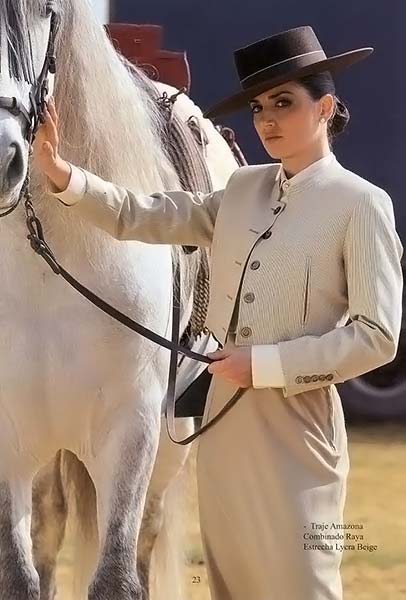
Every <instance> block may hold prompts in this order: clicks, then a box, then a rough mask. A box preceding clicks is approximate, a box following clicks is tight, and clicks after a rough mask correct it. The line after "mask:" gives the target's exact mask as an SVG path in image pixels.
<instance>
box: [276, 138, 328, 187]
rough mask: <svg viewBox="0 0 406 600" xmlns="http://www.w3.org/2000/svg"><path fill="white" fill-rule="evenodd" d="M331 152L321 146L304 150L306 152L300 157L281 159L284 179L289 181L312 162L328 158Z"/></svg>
mask: <svg viewBox="0 0 406 600" xmlns="http://www.w3.org/2000/svg"><path fill="white" fill-rule="evenodd" d="M330 152H331V148H330V146H329V145H328V144H327V145H323V146H317V147H316V148H311V149H310V150H309V149H306V152H304V153H303V154H300V155H295V156H289V157H287V158H283V159H282V166H283V170H284V171H285V173H286V177H287V178H288V179H290V178H291V177H293V176H294V175H297V173H300V171H303V169H306V167H309V166H310V165H312V164H313V163H314V162H316V161H318V160H320V159H321V158H324V157H325V156H328V155H329V154H330Z"/></svg>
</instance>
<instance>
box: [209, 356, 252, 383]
mask: <svg viewBox="0 0 406 600" xmlns="http://www.w3.org/2000/svg"><path fill="white" fill-rule="evenodd" d="M207 356H208V357H209V358H212V359H215V362H213V363H210V365H209V366H208V367H207V370H208V372H209V373H213V374H215V375H218V376H219V377H224V379H226V380H227V381H231V382H232V383H235V384H236V385H238V386H239V387H241V388H247V387H251V386H252V371H251V346H234V347H231V348H223V350H216V351H215V352H208V353H207Z"/></svg>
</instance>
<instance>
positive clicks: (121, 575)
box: [83, 407, 160, 600]
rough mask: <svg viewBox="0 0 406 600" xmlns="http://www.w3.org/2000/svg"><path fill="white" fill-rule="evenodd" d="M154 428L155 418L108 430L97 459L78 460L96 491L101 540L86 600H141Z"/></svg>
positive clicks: (156, 425) (156, 429)
mask: <svg viewBox="0 0 406 600" xmlns="http://www.w3.org/2000/svg"><path fill="white" fill-rule="evenodd" d="M144 410H145V411H148V408H147V407H145V409H144ZM159 427H160V425H159V415H152V414H151V415H150V416H148V418H147V417H146V416H145V414H144V415H143V418H141V417H137V416H132V417H130V418H127V419H126V423H124V424H123V425H122V426H121V427H120V428H114V430H112V432H111V433H110V434H109V437H108V439H107V440H104V441H103V445H102V449H101V450H100V452H99V453H98V455H97V457H96V458H85V457H83V461H84V463H85V465H86V467H87V469H88V471H89V474H90V476H91V478H92V480H93V483H94V485H95V488H96V495H97V517H98V528H99V540H100V556H99V561H98V566H97V570H96V573H95V575H94V577H93V581H92V583H91V585H90V588H89V600H111V599H112V598H114V600H141V598H142V586H141V582H140V579H139V576H138V573H137V565H136V553H137V540H138V536H139V531H140V527H141V520H142V514H143V511H144V504H145V497H146V492H147V488H148V484H149V480H150V477H151V472H152V468H153V464H154V461H155V455H156V451H157V446H158V439H159ZM120 429H121V431H120Z"/></svg>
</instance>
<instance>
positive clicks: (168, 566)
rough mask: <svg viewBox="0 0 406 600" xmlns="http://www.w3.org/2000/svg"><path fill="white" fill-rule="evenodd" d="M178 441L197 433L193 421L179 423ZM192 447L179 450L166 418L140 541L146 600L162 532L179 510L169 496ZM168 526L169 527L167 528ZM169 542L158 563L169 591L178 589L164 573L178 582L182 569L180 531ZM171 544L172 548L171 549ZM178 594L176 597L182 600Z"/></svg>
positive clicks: (140, 568)
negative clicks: (178, 563) (172, 483)
mask: <svg viewBox="0 0 406 600" xmlns="http://www.w3.org/2000/svg"><path fill="white" fill-rule="evenodd" d="M176 429H177V435H178V437H186V436H188V435H190V434H191V433H192V432H193V419H192V418H183V419H177V423H176ZM189 451H190V446H177V445H176V444H174V443H173V442H172V441H171V440H170V439H169V437H168V434H167V431H166V425H165V418H164V417H162V422H161V435H160V441H159V447H158V453H157V458H156V461H155V465H154V469H153V472H152V477H151V482H150V485H149V488H148V494H147V499H146V503H145V510H144V515H143V520H142V525H141V531H140V537H139V541H138V553H137V556H138V573H139V576H140V579H141V583H142V586H143V592H144V597H143V600H148V599H149V597H150V583H151V582H150V569H151V556H152V552H153V550H154V546H155V543H156V541H157V538H158V536H159V534H160V532H161V530H162V527H163V525H164V523H165V520H167V518H168V514H167V513H168V508H169V510H171V511H173V510H175V511H176V510H177V509H179V507H174V506H170V507H167V506H166V505H167V502H166V492H167V490H168V487H169V485H170V484H171V482H173V481H174V480H175V478H176V477H177V476H178V475H179V473H180V471H181V470H182V468H183V467H184V465H185V463H186V460H187V457H188V454H189ZM170 516H171V517H172V516H173V515H170ZM167 525H168V524H167ZM169 529H170V531H169V532H168V533H169V536H168V539H165V542H164V543H162V544H160V546H159V550H158V556H157V560H156V570H157V571H158V572H154V574H153V576H154V579H156V577H159V579H160V580H161V582H163V580H165V586H167V588H168V590H169V589H171V588H173V587H174V583H173V582H171V585H170V584H169V583H168V575H169V574H168V575H167V576H164V574H163V571H165V570H169V571H170V576H171V578H172V579H176V575H175V571H176V569H177V568H178V565H177V561H178V560H179V559H180V558H183V557H181V556H177V555H176V554H179V550H180V549H179V540H177V539H175V538H176V531H173V530H171V528H170V526H169ZM168 544H169V545H170V547H168ZM178 593H179V592H178V590H177V591H176V597H177V598H180V596H179V595H178Z"/></svg>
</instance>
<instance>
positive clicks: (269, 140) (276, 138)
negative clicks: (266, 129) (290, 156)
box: [265, 135, 282, 142]
mask: <svg viewBox="0 0 406 600" xmlns="http://www.w3.org/2000/svg"><path fill="white" fill-rule="evenodd" d="M281 138H282V136H281V135H272V136H268V137H266V138H265V140H266V141H267V142H273V141H274V140H280V139H281Z"/></svg>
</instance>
